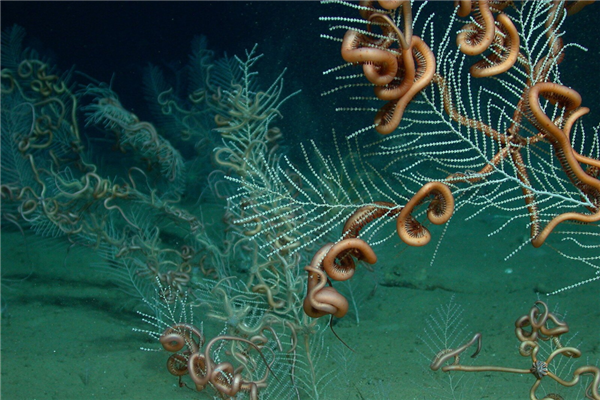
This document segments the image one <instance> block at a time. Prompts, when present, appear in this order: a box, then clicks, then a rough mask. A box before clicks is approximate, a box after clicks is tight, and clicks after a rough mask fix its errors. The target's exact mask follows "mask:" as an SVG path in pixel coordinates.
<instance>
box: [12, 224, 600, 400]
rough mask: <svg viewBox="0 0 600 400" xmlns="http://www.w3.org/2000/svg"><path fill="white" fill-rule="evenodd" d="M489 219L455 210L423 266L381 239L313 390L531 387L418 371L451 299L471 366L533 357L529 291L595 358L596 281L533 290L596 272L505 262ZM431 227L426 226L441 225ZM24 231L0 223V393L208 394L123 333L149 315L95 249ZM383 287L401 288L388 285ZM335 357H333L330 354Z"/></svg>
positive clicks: (359, 395) (538, 255)
mask: <svg viewBox="0 0 600 400" xmlns="http://www.w3.org/2000/svg"><path fill="white" fill-rule="evenodd" d="M456 217H460V214H458V215H457V216H456ZM488 229H489V220H486V219H484V218H479V219H475V220H472V221H467V222H464V223H462V226H461V227H459V224H458V223H457V218H455V219H454V220H453V225H451V226H450V228H449V229H448V231H447V233H446V235H445V237H444V239H443V241H442V242H441V244H440V247H439V251H438V255H437V258H436V260H435V262H434V263H433V266H430V265H429V264H430V258H431V253H432V251H433V248H434V246H435V243H432V244H430V248H421V249H415V248H408V249H407V248H406V247H405V246H398V247H397V248H396V246H394V245H393V244H392V243H391V242H388V244H387V245H386V246H380V248H379V249H378V250H377V251H378V254H379V259H380V261H379V262H378V263H377V265H376V266H375V268H376V269H377V270H379V271H380V273H378V274H375V275H362V282H361V284H360V286H359V290H361V291H363V293H370V292H371V291H373V292H372V293H370V294H371V297H370V298H368V299H367V300H365V301H364V302H363V303H361V304H360V306H359V313H358V315H359V318H358V319H359V322H358V323H357V320H356V318H355V316H354V315H349V316H347V317H345V318H344V319H342V320H340V321H338V323H336V325H335V330H336V332H337V333H338V335H339V336H340V337H342V338H343V339H344V341H346V342H347V343H348V345H349V346H350V347H352V348H353V349H354V350H355V353H354V355H353V356H352V357H353V362H352V365H351V366H350V368H348V370H347V371H346V370H344V373H343V374H342V375H341V376H339V377H338V379H337V380H336V381H334V382H332V383H330V384H329V385H328V387H327V389H326V390H325V392H324V394H323V397H322V398H326V399H382V398H389V399H432V398H461V399H479V398H489V399H499V398H503V399H524V398H528V392H529V388H530V386H531V384H532V383H533V378H532V376H522V375H514V374H503V373H489V372H486V373H477V374H472V375H469V376H468V378H470V379H468V380H467V379H463V380H461V381H459V382H458V383H455V387H454V392H453V391H452V390H450V385H449V384H448V380H447V379H448V378H447V377H446V376H444V373H442V372H441V371H438V372H437V373H435V374H432V373H430V372H429V371H428V364H429V359H427V358H425V356H424V355H427V356H428V357H429V356H430V351H429V350H428V348H427V347H426V346H425V345H424V343H423V340H429V339H428V338H427V336H426V335H425V334H424V327H425V325H426V324H425V320H426V318H427V317H428V316H430V315H436V308H438V307H440V306H447V305H448V304H454V305H459V306H461V307H462V308H463V309H464V312H463V314H462V319H463V322H464V323H466V324H468V327H467V328H466V330H465V334H468V333H474V332H482V334H483V350H482V352H481V354H480V355H479V356H478V357H477V359H476V360H475V361H472V362H471V363H472V364H473V365H477V364H479V365H499V366H511V367H515V368H528V367H529V364H530V362H529V360H528V359H526V358H524V357H521V356H519V355H518V351H517V345H518V341H517V340H516V339H515V336H514V321H515V320H516V319H517V318H518V317H519V316H521V315H523V314H524V313H526V312H527V311H528V310H529V309H530V307H531V306H532V305H533V303H534V302H535V300H537V299H538V298H539V299H541V300H544V301H547V302H548V304H549V306H550V307H551V308H552V309H553V310H554V309H557V310H558V312H559V313H560V315H561V316H562V315H566V321H567V322H568V323H569V326H570V327H571V332H570V333H569V334H567V335H566V337H569V336H571V334H572V333H573V334H575V333H576V337H575V338H574V339H572V341H571V342H569V344H570V345H578V348H579V349H580V350H581V351H582V353H583V356H582V359H581V361H585V360H588V363H591V364H598V360H599V359H600V337H599V335H598V331H599V329H600V309H599V307H598V283H596V282H594V283H592V284H589V285H585V286H582V287H580V288H577V289H574V290H571V291H568V292H565V293H563V294H559V295H555V296H551V297H546V296H544V295H541V294H537V293H536V291H535V290H542V291H547V290H550V289H557V288H559V287H562V286H564V285H566V284H568V283H572V282H576V281H578V280H582V279H583V278H587V277H590V276H592V271H591V270H590V269H589V268H584V267H582V266H580V265H577V264H575V263H571V262H568V261H567V260H565V259H564V258H561V257H558V256H557V255H556V253H555V252H554V251H553V250H552V249H551V248H548V247H542V248H541V249H533V248H529V247H525V248H524V249H522V250H521V251H519V252H518V253H517V254H516V255H515V256H513V257H511V258H509V259H508V260H507V261H503V258H504V257H505V256H506V255H507V254H509V253H510V252H511V251H512V249H514V248H515V246H516V245H517V244H518V243H519V242H520V241H521V240H522V238H523V233H522V232H519V231H517V230H514V231H509V230H505V231H503V235H496V236H493V237H491V238H488V237H487V236H486V232H487V231H488ZM433 232H434V237H436V236H437V235H438V234H439V233H440V231H439V230H434V231H433ZM27 240H28V241H30V244H29V245H28V246H27V247H25V246H24V242H23V237H22V236H21V234H20V233H18V232H11V231H5V232H3V234H2V274H3V277H4V278H5V279H4V281H3V291H2V297H3V301H4V302H5V303H4V305H5V307H6V308H5V311H4V313H3V315H2V398H3V399H9V400H12V399H17V400H19V399H204V398H207V399H208V398H212V392H210V391H209V390H207V391H206V393H196V392H193V391H191V390H189V389H186V388H180V387H179V386H178V385H177V379H176V378H175V377H173V376H171V375H170V374H169V373H168V372H167V371H166V369H165V362H166V359H167V357H168V353H166V352H145V351H142V350H139V347H141V346H144V347H153V348H159V347H160V346H157V345H156V343H152V342H151V341H149V339H148V337H146V336H145V335H144V334H142V333H138V332H133V331H132V328H134V327H137V328H142V329H145V328H147V326H145V325H146V324H144V323H143V322H142V321H141V317H140V316H139V315H137V314H136V313H134V312H133V311H132V309H133V308H134V306H135V305H136V304H135V303H132V302H131V301H130V299H128V298H127V296H125V295H124V294H123V292H121V291H120V290H119V289H117V288H115V287H114V286H113V285H112V284H110V283H109V282H107V281H106V280H105V279H104V278H102V276H101V275H98V274H97V273H96V272H95V270H94V269H91V268H90V267H89V266H90V265H91V264H93V263H95V262H98V259H97V257H96V256H95V254H94V253H93V252H90V251H87V250H75V249H71V251H70V252H69V253H67V248H68V247H67V246H66V244H65V243H64V242H62V241H59V240H54V239H48V240H43V241H40V240H39V239H36V238H33V237H32V235H31V234H28V235H27ZM434 240H435V239H434ZM511 270H512V272H510V273H509V271H511ZM29 271H32V273H31V276H29V277H28V278H27V279H25V280H23V281H22V282H13V281H12V280H15V279H18V278H19V277H23V276H24V275H27V274H28V273H29ZM374 282H377V286H376V287H375V283H374ZM390 284H392V285H394V284H396V285H400V286H385V285H390ZM402 285H405V286H406V285H409V286H413V287H402ZM373 289H374V290H373ZM438 319H439V318H438ZM325 337H326V341H327V345H328V346H336V345H337V344H336V341H337V339H336V338H335V337H334V336H333V334H331V333H330V332H327V333H326V334H325ZM470 352H471V350H469V354H470ZM465 358H466V359H468V357H465ZM584 358H585V360H584ZM331 368H341V366H340V364H339V363H337V362H334V361H333V360H332V361H331ZM456 374H457V375H455V376H454V378H453V379H455V381H454V382H456V379H458V378H459V376H458V373H456ZM567 376H568V375H567ZM465 378H467V377H465ZM548 382H549V381H548ZM582 389H583V388H582V386H581V385H578V386H576V387H575V388H574V389H570V391H565V390H561V391H560V392H559V393H562V395H563V397H564V398H565V399H580V398H583V395H582ZM544 390H548V391H549V392H552V391H554V390H556V387H555V385H546V386H544V387H543V388H541V389H540V390H539V391H538V395H540V394H543V393H544Z"/></svg>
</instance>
